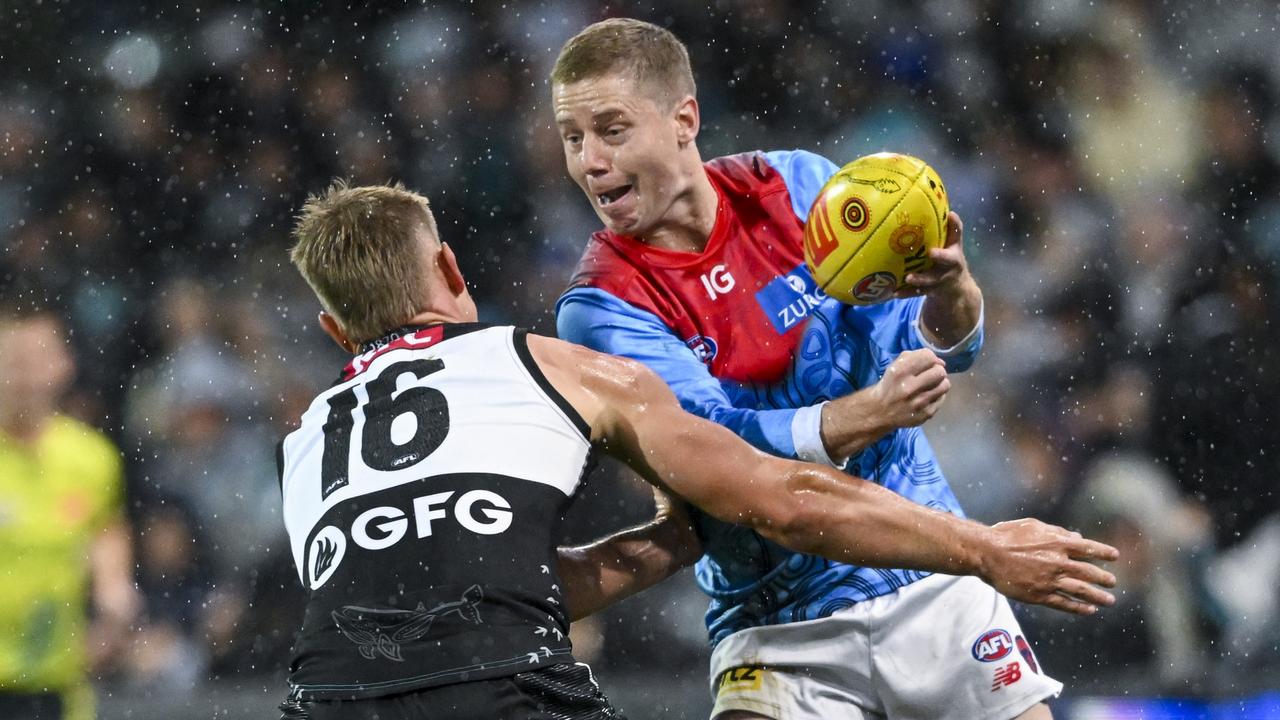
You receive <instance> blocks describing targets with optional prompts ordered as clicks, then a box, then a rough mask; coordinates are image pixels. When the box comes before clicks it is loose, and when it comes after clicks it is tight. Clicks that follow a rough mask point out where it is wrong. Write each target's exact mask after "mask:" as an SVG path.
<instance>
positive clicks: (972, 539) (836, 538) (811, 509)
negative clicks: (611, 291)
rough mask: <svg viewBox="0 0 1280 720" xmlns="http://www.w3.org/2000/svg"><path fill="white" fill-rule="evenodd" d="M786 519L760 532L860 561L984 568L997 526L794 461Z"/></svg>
mask: <svg viewBox="0 0 1280 720" xmlns="http://www.w3.org/2000/svg"><path fill="white" fill-rule="evenodd" d="M786 487H787V492H788V502H789V504H790V509H789V512H788V513H787V514H786V516H785V517H786V522H785V523H784V524H779V525H776V526H774V527H768V526H764V527H760V528H758V529H759V530H760V532H761V533H762V534H764V535H766V536H767V537H769V538H770V539H772V540H774V541H775V542H778V543H779V544H782V545H784V546H786V547H789V548H792V549H794V550H798V551H800V552H805V553H809V554H813V555H821V556H823V557H826V558H830V559H832V560H837V561H840V562H846V563H849V564H852V565H861V566H868V567H883V568H912V569H917V570H925V571H929V572H940V573H946V574H950V575H977V574H979V573H980V571H981V569H982V567H983V560H984V557H985V556H986V555H987V554H988V553H989V552H990V549H991V543H992V540H991V537H990V529H989V528H987V527H986V526H984V525H981V524H979V523H976V522H973V521H970V520H965V519H963V518H960V517H957V516H955V515H951V514H949V513H944V512H940V511H937V510H933V509H931V508H928V507H925V506H923V505H918V504H916V503H913V502H911V501H910V500H907V499H905V498H903V497H901V496H899V495H897V494H896V493H894V492H892V491H890V490H886V489H885V488H883V487H880V486H879V485H876V484H875V483H871V482H868V481H866V480H862V479H859V478H851V477H849V476H847V475H844V474H842V473H839V472H837V471H834V470H829V469H827V468H820V467H817V466H800V465H795V466H792V467H791V468H790V469H789V470H788V477H787V482H786Z"/></svg>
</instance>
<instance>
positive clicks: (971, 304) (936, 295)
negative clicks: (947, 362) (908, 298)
mask: <svg viewBox="0 0 1280 720" xmlns="http://www.w3.org/2000/svg"><path fill="white" fill-rule="evenodd" d="M981 318H982V289H981V288H980V287H978V283H977V281H976V280H974V279H973V276H972V275H969V274H968V273H966V274H965V275H964V277H962V278H961V279H959V280H957V281H956V282H955V284H954V285H952V286H950V287H948V288H945V289H943V288H940V289H938V290H935V291H933V292H931V293H929V294H928V295H926V296H925V298H924V307H923V308H922V309H921V311H920V329H921V330H922V331H923V332H924V335H925V339H926V340H928V341H929V342H930V343H932V344H933V345H936V346H938V347H942V348H949V347H952V346H954V345H956V344H958V343H959V342H960V341H961V340H964V339H965V338H966V337H968V336H969V334H970V333H972V332H973V330H974V328H976V327H977V326H978V321H979V320H981Z"/></svg>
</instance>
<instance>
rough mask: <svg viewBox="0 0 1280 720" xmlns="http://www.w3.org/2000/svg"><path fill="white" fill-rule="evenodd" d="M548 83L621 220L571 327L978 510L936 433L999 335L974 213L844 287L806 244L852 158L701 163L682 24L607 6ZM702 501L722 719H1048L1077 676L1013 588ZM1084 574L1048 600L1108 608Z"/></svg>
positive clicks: (596, 260)
mask: <svg viewBox="0 0 1280 720" xmlns="http://www.w3.org/2000/svg"><path fill="white" fill-rule="evenodd" d="M551 85H552V100H553V106H554V111H555V122H556V126H557V128H558V130H559V134H560V137H561V140H562V142H563V146H564V156H565V161H566V164H567V168H568V173H569V175H570V177H571V178H572V179H573V180H574V182H576V183H577V184H578V185H579V186H580V187H581V189H582V191H583V192H584V193H585V194H586V196H587V200H588V201H589V202H590V203H591V205H592V207H593V208H594V209H595V211H596V214H597V215H598V216H599V218H600V221H601V222H602V223H603V224H604V229H603V230H601V231H599V232H597V233H595V234H594V235H593V236H592V237H591V238H590V239H589V240H588V242H587V247H586V250H585V252H584V254H583V256H582V260H581V261H580V264H579V266H578V268H577V271H576V273H575V275H574V277H573V280H572V284H571V287H570V289H569V290H568V291H567V292H566V293H565V294H564V295H563V296H562V297H561V299H560V300H559V302H558V304H557V325H558V331H559V335H560V337H561V338H563V339H566V340H569V341H572V342H575V343H580V344H583V345H585V346H587V347H590V348H592V349H595V350H599V351H602V352H607V353H613V354H617V355H621V356H624V357H629V358H633V359H635V360H638V361H640V362H642V363H644V364H645V365H647V366H648V367H649V368H651V369H652V370H654V371H655V372H657V373H658V375H660V376H661V377H662V378H663V379H664V380H665V381H666V382H667V384H668V385H669V386H670V387H671V389H672V390H674V391H675V394H676V396H677V397H678V398H679V400H680V403H681V404H682V405H683V406H684V408H685V409H687V410H689V411H691V412H693V413H695V414H698V415H701V416H702V417H705V418H709V419H711V420H714V421H716V422H717V423H720V424H721V425H723V426H725V427H727V428H729V429H731V430H733V431H734V432H735V433H737V434H738V435H739V436H740V437H742V438H744V439H746V440H747V441H749V442H751V443H752V444H753V445H755V446H756V447H758V448H760V449H761V450H764V451H766V452H769V453H771V454H773V455H777V456H781V457H789V458H799V459H803V460H809V461H813V462H818V463H822V464H825V465H827V466H831V467H836V468H843V469H845V470H847V471H848V472H850V473H851V474H853V475H857V476H861V477H865V478H868V479H870V480H872V481H874V482H876V483H878V484H879V485H881V486H883V487H886V488H889V489H890V490H893V491H894V492H896V493H898V494H899V495H901V496H903V497H905V498H907V499H909V500H911V501H914V503H917V504H919V505H925V506H929V507H932V508H937V509H939V510H944V511H947V512H950V513H954V514H955V515H958V516H961V515H962V511H961V508H960V506H959V503H958V502H957V500H956V498H955V496H954V495H953V494H952V492H951V489H950V487H949V486H948V484H947V481H946V479H945V478H944V477H943V476H942V473H941V471H940V470H939V468H938V464H937V460H936V458H935V457H934V454H933V451H932V450H931V449H930V447H929V443H928V441H927V440H926V439H925V436H924V434H923V433H922V432H921V430H920V429H919V426H920V425H921V424H922V423H923V422H925V421H926V420H928V419H929V418H930V417H932V416H933V414H934V413H935V412H936V410H937V408H938V406H939V404H940V403H941V402H942V400H943V398H944V397H945V395H946V393H947V391H948V389H949V387H950V381H949V379H948V373H949V372H958V371H962V370H964V369H966V368H968V367H969V365H970V364H971V363H972V362H973V360H974V358H975V356H976V355H977V353H978V351H979V348H980V347H981V345H982V293H981V290H980V289H979V287H978V284H977V283H976V282H975V280H974V278H973V276H972V275H971V274H970V273H969V270H968V267H967V264H966V261H965V257H964V253H963V250H962V247H963V246H962V226H961V223H960V219H959V218H958V217H957V216H956V215H955V214H954V213H953V214H951V215H950V216H949V218H948V227H949V231H948V237H947V240H946V243H945V247H943V248H939V249H934V250H932V251H930V256H931V258H932V260H933V267H932V269H931V270H928V271H926V272H920V273H914V274H912V275H909V276H908V277H907V285H906V286H905V287H904V288H902V289H900V291H899V292H898V297H897V298H895V299H893V300H890V301H888V302H884V303H881V304H878V305H872V306H867V307H848V306H844V305H842V304H840V303H838V302H837V301H835V300H833V299H830V298H827V297H825V296H824V294H823V293H822V292H821V291H820V290H819V289H818V288H817V286H816V284H815V283H814V280H813V278H812V277H811V275H810V273H809V271H808V269H807V268H806V266H805V263H804V253H803V248H802V237H803V223H804V219H805V217H806V214H807V213H808V210H809V207H810V205H811V204H812V203H813V202H814V198H815V197H816V195H817V194H818V192H819V190H820V189H821V187H822V186H823V184H824V183H825V182H826V181H827V179H828V178H830V177H831V176H832V175H833V174H834V173H835V172H836V170H837V168H836V166H835V165H834V164H832V163H831V162H830V161H828V160H827V159H825V158H822V157H819V156H818V155H815V154H813V153H809V152H804V151H798V150H796V151H775V152H747V153H743V154H740V155H731V156H728V157H720V158H715V159H712V160H710V161H707V162H704V161H703V159H702V157H701V156H700V154H699V151H698V146H697V138H698V131H699V122H700V116H699V107H698V102H697V99H696V93H695V85H694V79H693V75H692V71H691V69H690V64H689V58H688V53H687V51H686V49H685V47H684V45H683V44H682V43H681V42H680V41H679V40H678V39H677V38H676V37H675V36H674V35H672V34H671V33H670V32H668V31H666V30H664V29H662V28H659V27H657V26H655V25H652V24H649V23H644V22H640V21H637V20H630V19H612V20H606V21H604V22H600V23H596V24H594V25H591V26H589V27H587V28H586V29H585V30H583V31H582V32H580V33H579V34H578V35H576V36H575V37H573V38H572V39H570V40H569V41H568V42H567V43H566V44H565V45H564V47H563V49H562V50H561V52H560V55H559V57H558V58H557V60H556V63H555V66H554V68H553V70H552V74H551ZM872 222H877V220H876V219H874V218H873V219H872ZM697 520H698V529H699V532H700V535H701V536H702V538H703V541H704V543H705V555H704V557H703V558H702V559H701V560H700V561H699V563H698V572H697V578H698V583H699V585H700V586H701V587H702V589H703V590H704V591H705V592H706V593H707V594H708V595H709V596H710V597H711V604H710V609H709V610H708V613H707V626H708V630H709V634H710V639H711V642H712V644H713V646H714V649H713V653H712V660H711V682H712V689H713V692H715V693H716V705H715V710H714V717H716V718H718V719H719V720H730V719H733V720H738V719H742V718H772V719H773V720H778V719H779V718H813V719H814V720H817V719H818V718H830V717H868V718H878V717H885V716H887V717H890V718H956V719H960V718H965V719H968V718H976V717H981V718H994V719H996V720H1004V719H1007V718H1013V717H1028V718H1035V717H1041V718H1043V717H1047V716H1048V715H1049V713H1048V708H1047V706H1046V705H1044V704H1042V702H1043V701H1044V700H1045V699H1046V698H1048V697H1050V696H1055V695H1057V694H1058V693H1059V692H1060V691H1061V689H1062V685H1061V683H1059V682H1058V681H1056V680H1054V679H1052V678H1050V677H1049V676H1048V675H1047V674H1045V673H1044V671H1043V669H1042V668H1041V667H1040V666H1039V664H1038V663H1037V661H1036V660H1035V658H1034V655H1033V654H1032V651H1031V647H1030V644H1029V643H1028V640H1027V638H1026V636H1025V634H1024V633H1023V632H1022V631H1021V629H1020V628H1019V626H1018V621H1017V620H1016V619H1015V618H1014V615H1013V613H1012V611H1011V609H1010V607H1009V603H1008V602H1007V600H1006V599H1005V598H1004V597H1003V596H1001V594H1000V593H999V592H998V589H996V588H992V587H991V586H989V585H987V584H984V583H983V582H981V581H980V580H978V579H977V578H973V577H956V576H953V575H949V574H936V575H930V574H929V573H926V572H920V571H918V570H908V569H883V568H880V567H867V566H860V565H859V564H857V563H841V562H835V561H833V560H831V559H824V558H819V557H814V556H812V555H808V554H805V553H798V552H794V551H792V550H790V549H788V548H785V547H782V546H779V545H778V544H776V543H773V542H770V541H769V539H768V538H767V537H766V538H762V537H760V536H759V534H758V533H757V532H756V531H755V529H753V528H750V527H743V526H735V525H731V524H726V523H723V522H719V521H718V520H717V519H715V518H707V517H705V516H697ZM1074 587H1076V586H1075V585H1074V583H1073V582H1070V581H1067V580H1065V579H1064V585H1063V587H1062V588H1061V589H1062V590H1063V591H1064V593H1065V594H1064V595H1062V596H1061V597H1058V598H1055V599H1053V600H1052V601H1051V602H1050V603H1048V604H1049V605H1050V606H1051V607H1054V608H1057V609H1059V610H1064V611H1068V612H1074V613H1081V614H1088V613H1092V612H1094V611H1095V610H1096V607H1095V606H1096V604H1095V603H1091V602H1088V601H1084V600H1081V599H1080V598H1078V597H1077V598H1075V599H1072V598H1070V597H1068V595H1071V594H1073V593H1072V589H1073V588H1074ZM1015 647H1016V649H1017V651H1015ZM761 668H763V669H761ZM744 678H746V679H744Z"/></svg>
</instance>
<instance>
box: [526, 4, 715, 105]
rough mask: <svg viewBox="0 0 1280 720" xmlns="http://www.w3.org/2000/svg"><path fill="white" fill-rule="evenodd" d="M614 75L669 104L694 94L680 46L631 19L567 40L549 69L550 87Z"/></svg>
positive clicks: (673, 38) (657, 30)
mask: <svg viewBox="0 0 1280 720" xmlns="http://www.w3.org/2000/svg"><path fill="white" fill-rule="evenodd" d="M614 72H624V73H626V74H628V75H630V76H631V77H632V78H634V79H635V80H636V82H637V83H639V84H642V85H647V86H649V87H650V88H652V89H654V90H657V91H658V93H660V95H661V99H662V100H664V101H666V102H667V104H669V105H674V104H675V103H676V102H678V101H680V100H682V99H683V98H684V97H685V96H686V95H696V94H697V86H696V85H695V84H694V82H693V69H692V67H690V65H689V50H688V49H687V48H686V47H685V45H684V43H682V42H680V39H679V38H677V37H676V36H675V35H673V34H672V33H671V31H669V30H666V29H664V28H660V27H658V26H657V25H654V24H653V23H647V22H644V21H642V20H633V19H631V18H611V19H609V20H602V21H600V22H598V23H593V24H591V25H588V26H587V27H586V28H584V29H583V30H582V32H580V33H578V34H577V35H574V36H573V37H571V38H569V41H568V42H566V43H565V44H564V47H563V48H561V49H560V55H559V57H557V58H556V64H555V66H554V67H553V68H552V69H551V82H553V83H555V84H558V85H568V84H569V83H573V82H577V81H579V80H589V79H592V78H597V77H601V76H603V75H608V74H610V73H614Z"/></svg>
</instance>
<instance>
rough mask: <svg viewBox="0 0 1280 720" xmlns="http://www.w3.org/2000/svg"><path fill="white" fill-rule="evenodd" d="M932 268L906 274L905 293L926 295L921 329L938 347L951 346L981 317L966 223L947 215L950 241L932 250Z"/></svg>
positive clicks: (979, 296) (980, 293) (975, 325)
mask: <svg viewBox="0 0 1280 720" xmlns="http://www.w3.org/2000/svg"><path fill="white" fill-rule="evenodd" d="M929 258H930V259H931V260H933V266H932V267H931V268H929V269H928V270H925V271H923V272H915V273H911V274H909V275H907V277H906V282H907V285H906V287H905V288H904V293H905V294H908V295H919V294H923V295H924V296H925V300H924V309H923V310H921V313H920V326H921V329H922V330H923V331H924V335H925V338H926V339H927V340H928V341H929V342H931V343H933V344H934V345H936V346H938V347H944V348H945V347H952V346H954V345H957V344H959V343H960V342H961V341H963V340H964V339H965V338H966V337H968V336H969V334H970V333H971V332H973V329H974V328H976V327H977V326H978V321H979V320H980V319H981V316H982V289H981V288H979V287H978V282H977V281H976V280H974V279H973V275H972V274H971V273H970V272H969V263H968V262H967V261H966V260H965V257H964V223H962V222H961V221H960V216H959V215H956V214H955V213H954V212H952V213H948V214H947V240H946V242H945V243H944V244H943V246H942V247H940V248H934V249H932V250H930V251H929Z"/></svg>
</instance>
